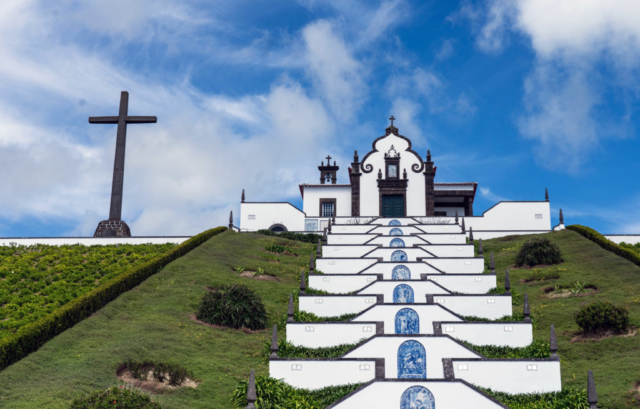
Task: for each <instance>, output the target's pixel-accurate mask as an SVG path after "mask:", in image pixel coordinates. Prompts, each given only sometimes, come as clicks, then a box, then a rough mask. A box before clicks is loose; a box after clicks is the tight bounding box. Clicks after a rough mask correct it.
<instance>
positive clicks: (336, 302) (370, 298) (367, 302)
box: [298, 295, 376, 317]
mask: <svg viewBox="0 0 640 409" xmlns="http://www.w3.org/2000/svg"><path fill="white" fill-rule="evenodd" d="M375 303H376V296H375V295H334V296H331V295H304V296H303V295H301V296H300V298H299V306H298V308H299V310H300V311H306V312H311V313H313V314H315V315H317V316H319V317H336V316H339V315H343V314H355V313H359V312H360V311H364V310H366V309H367V308H369V307H371V306H372V305H374V304H375Z"/></svg>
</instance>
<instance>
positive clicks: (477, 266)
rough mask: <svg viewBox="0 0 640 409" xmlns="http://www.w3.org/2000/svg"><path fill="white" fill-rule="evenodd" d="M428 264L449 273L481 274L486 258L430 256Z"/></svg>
mask: <svg viewBox="0 0 640 409" xmlns="http://www.w3.org/2000/svg"><path fill="white" fill-rule="evenodd" d="M425 262H426V263H427V264H430V265H432V266H433V267H435V268H437V269H438V270H441V271H443V272H445V273H447V274H480V273H482V272H483V271H484V258H482V257H476V258H430V259H428V260H425Z"/></svg>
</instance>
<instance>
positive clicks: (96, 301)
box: [0, 227, 227, 370]
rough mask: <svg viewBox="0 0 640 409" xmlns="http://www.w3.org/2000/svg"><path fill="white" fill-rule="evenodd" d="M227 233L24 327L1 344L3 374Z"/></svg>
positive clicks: (187, 246)
mask: <svg viewBox="0 0 640 409" xmlns="http://www.w3.org/2000/svg"><path fill="white" fill-rule="evenodd" d="M225 230H227V228H226V227H216V228H215V229H210V230H207V231H205V232H202V233H200V234H198V235H197V236H193V237H192V238H190V239H189V240H187V241H185V242H184V243H182V244H180V245H179V246H176V247H173V248H172V249H170V250H169V251H167V252H166V253H164V254H163V255H161V256H158V257H156V258H155V259H153V260H151V261H148V262H146V263H144V264H140V265H138V266H137V267H134V268H132V269H131V270H129V271H127V272H124V273H122V274H120V275H119V276H117V277H115V278H114V279H112V280H110V281H108V282H106V283H104V284H103V285H101V286H100V287H98V288H96V289H94V290H92V291H90V292H88V293H85V294H83V295H82V296H80V297H78V298H77V299H75V300H73V301H71V302H70V303H68V304H66V305H64V306H62V307H61V308H60V309H58V310H56V311H54V312H53V313H51V314H49V315H47V316H46V317H43V318H41V319H39V320H38V321H35V322H33V323H31V324H28V325H25V326H24V327H22V328H20V329H19V330H18V331H16V332H15V333H14V334H12V335H10V336H8V337H6V338H3V339H2V340H0V370H2V369H4V368H6V367H8V366H9V365H11V364H12V363H14V362H17V361H19V360H20V359H22V358H24V357H25V356H27V355H29V354H30V353H31V352H34V351H36V350H37V349H38V348H40V346H42V345H43V344H44V343H45V342H47V341H48V340H50V339H51V338H53V337H55V336H56V335H58V334H60V333H62V332H63V331H64V330H66V329H68V328H71V327H73V326H74V325H75V324H77V323H78V322H80V321H82V320H84V319H85V318H87V317H89V316H90V315H91V314H93V313H94V312H96V311H98V310H99V309H101V308H102V307H104V306H105V305H106V304H108V303H109V302H111V301H113V300H115V299H116V298H117V297H118V296H119V295H120V294H122V293H124V292H126V291H129V290H131V289H132V288H134V287H136V286H137V285H139V284H140V283H142V282H143V281H144V280H146V279H147V278H149V277H151V276H152V275H154V274H155V273H157V272H159V271H160V270H161V269H162V268H163V267H164V266H166V265H167V264H169V263H171V262H172V261H174V260H176V259H177V258H180V257H182V256H184V255H185V254H187V253H188V252H190V251H191V250H193V249H194V248H196V247H198V246H199V245H201V244H202V243H204V242H205V241H207V240H209V239H210V238H211V237H213V236H216V235H218V234H220V233H222V232H224V231H225Z"/></svg>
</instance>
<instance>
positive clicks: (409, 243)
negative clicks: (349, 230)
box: [367, 236, 428, 248]
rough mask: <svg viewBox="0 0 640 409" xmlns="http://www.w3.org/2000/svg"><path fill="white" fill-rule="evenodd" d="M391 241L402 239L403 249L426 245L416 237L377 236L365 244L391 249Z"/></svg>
mask: <svg viewBox="0 0 640 409" xmlns="http://www.w3.org/2000/svg"><path fill="white" fill-rule="evenodd" d="M393 239H402V241H404V246H405V247H413V245H414V244H428V243H427V242H426V241H424V240H423V239H422V238H420V237H418V236H378V237H376V238H374V239H372V240H371V241H369V242H367V244H381V245H382V247H391V240H393ZM399 248H401V247H399Z"/></svg>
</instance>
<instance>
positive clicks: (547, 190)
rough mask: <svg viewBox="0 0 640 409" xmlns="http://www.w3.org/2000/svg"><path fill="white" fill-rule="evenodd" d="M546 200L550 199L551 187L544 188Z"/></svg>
mask: <svg viewBox="0 0 640 409" xmlns="http://www.w3.org/2000/svg"><path fill="white" fill-rule="evenodd" d="M544 200H546V201H547V202H548V201H549V189H547V188H546V187H545V188H544Z"/></svg>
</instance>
